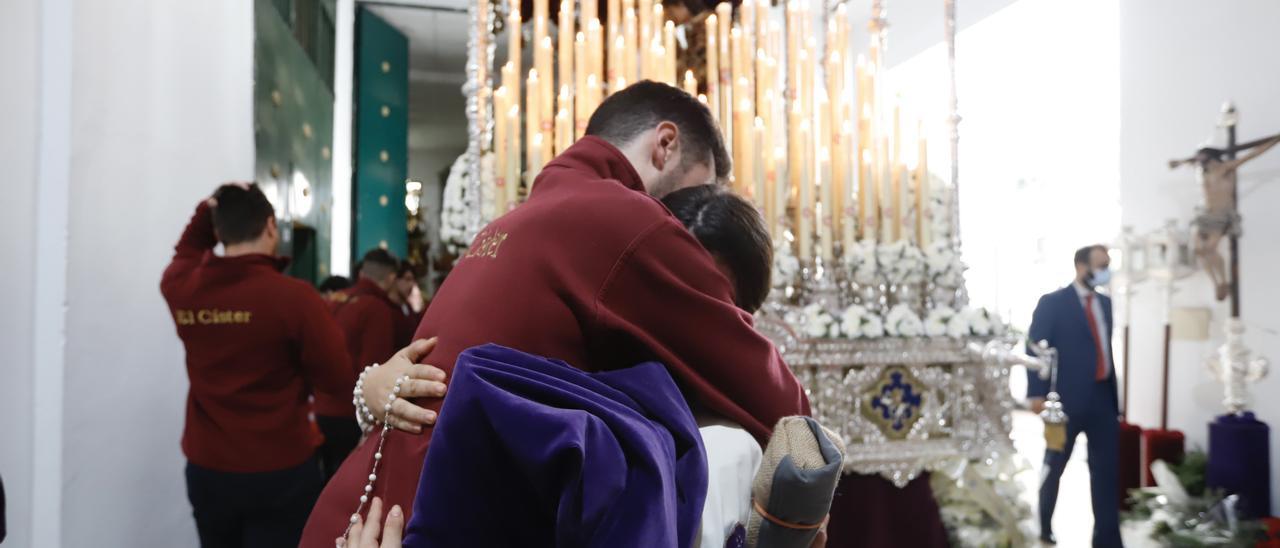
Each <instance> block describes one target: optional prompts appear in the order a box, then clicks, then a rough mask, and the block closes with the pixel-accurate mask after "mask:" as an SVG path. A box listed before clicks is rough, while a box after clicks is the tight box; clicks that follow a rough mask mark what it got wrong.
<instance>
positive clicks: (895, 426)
mask: <svg viewBox="0 0 1280 548" xmlns="http://www.w3.org/2000/svg"><path fill="white" fill-rule="evenodd" d="M923 403H924V394H923V391H922V389H921V385H920V381H919V380H917V379H916V378H915V376H913V375H912V374H911V372H910V371H907V369H906V368H904V367H898V366H894V367H887V368H885V370H884V372H883V373H881V374H880V379H879V380H877V381H876V382H874V383H872V384H871V386H870V387H868V388H867V391H866V392H863V394H862V414H863V416H865V417H866V418H867V420H869V421H871V422H872V423H873V424H875V425H876V426H877V427H878V428H879V429H880V432H882V433H883V434H884V435H885V437H887V438H889V439H891V440H901V439H906V437H907V434H910V433H911V429H912V427H913V426H915V424H916V422H917V421H919V420H920V411H921V408H922V407H923Z"/></svg>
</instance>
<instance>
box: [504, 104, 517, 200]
mask: <svg viewBox="0 0 1280 548" xmlns="http://www.w3.org/2000/svg"><path fill="white" fill-rule="evenodd" d="M509 102H511V103H513V104H512V105H511V110H509V111H507V141H508V146H507V174H506V179H507V184H506V190H507V205H508V207H515V205H516V202H517V201H519V200H520V98H519V97H518V96H516V95H514V94H513V95H512V96H511V97H510V101H509Z"/></svg>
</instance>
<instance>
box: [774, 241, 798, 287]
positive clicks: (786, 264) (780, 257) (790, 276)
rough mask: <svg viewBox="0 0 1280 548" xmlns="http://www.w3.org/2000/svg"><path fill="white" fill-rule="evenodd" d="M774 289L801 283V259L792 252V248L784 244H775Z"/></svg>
mask: <svg viewBox="0 0 1280 548" xmlns="http://www.w3.org/2000/svg"><path fill="white" fill-rule="evenodd" d="M773 250H774V251H773V274H772V277H771V281H772V282H773V287H777V288H782V287H787V286H789V285H795V284H797V283H799V281H800V259H797V258H796V256H795V254H793V253H792V252H791V246H790V245H789V244H788V243H787V242H785V241H783V242H774V244H773Z"/></svg>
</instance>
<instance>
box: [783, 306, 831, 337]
mask: <svg viewBox="0 0 1280 548" xmlns="http://www.w3.org/2000/svg"><path fill="white" fill-rule="evenodd" d="M787 323H789V324H791V325H796V326H799V327H800V332H801V333H803V334H804V336H806V337H809V338H812V339H824V338H837V337H839V336H840V322H837V321H836V319H835V317H834V316H832V315H831V313H830V312H827V311H826V310H825V309H823V308H822V305H820V304H818V303H812V304H810V305H808V306H806V307H804V308H802V309H800V310H799V311H797V312H793V313H792V314H791V315H790V316H789V317H788V318H787Z"/></svg>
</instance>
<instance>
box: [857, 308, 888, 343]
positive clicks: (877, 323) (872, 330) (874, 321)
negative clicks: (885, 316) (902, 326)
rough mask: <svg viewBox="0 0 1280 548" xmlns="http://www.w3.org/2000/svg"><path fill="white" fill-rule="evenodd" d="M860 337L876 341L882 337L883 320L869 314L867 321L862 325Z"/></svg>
mask: <svg viewBox="0 0 1280 548" xmlns="http://www.w3.org/2000/svg"><path fill="white" fill-rule="evenodd" d="M862 336H863V337H864V338H867V339H878V338H880V337H883V336H884V320H882V319H880V316H877V315H875V314H871V315H870V316H867V320H866V321H865V322H863V323H862Z"/></svg>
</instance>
